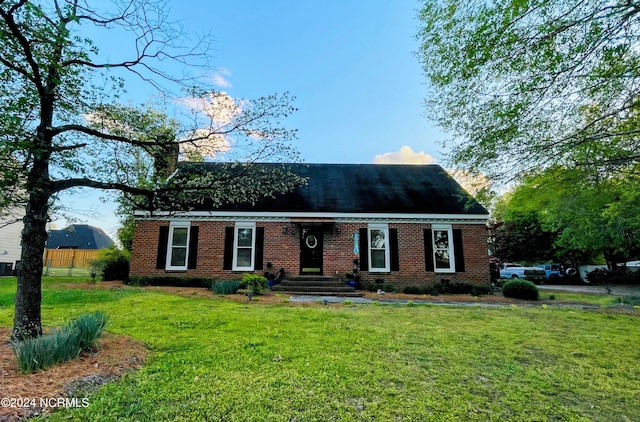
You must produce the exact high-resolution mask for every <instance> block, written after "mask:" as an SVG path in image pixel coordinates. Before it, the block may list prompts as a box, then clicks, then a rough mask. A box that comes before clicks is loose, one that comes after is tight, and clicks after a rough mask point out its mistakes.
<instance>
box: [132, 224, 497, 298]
mask: <svg viewBox="0 0 640 422" xmlns="http://www.w3.org/2000/svg"><path fill="white" fill-rule="evenodd" d="M284 224H285V223H284V222H257V223H256V227H264V239H265V241H264V259H263V262H264V269H263V270H256V271H255V273H256V274H262V273H263V272H264V271H265V270H266V264H267V263H268V262H270V263H272V265H273V268H274V270H275V271H277V270H279V269H280V268H284V269H285V271H286V272H287V274H290V275H298V274H299V272H300V262H299V259H300V240H299V235H300V234H299V233H300V232H299V227H298V226H297V225H296V224H291V223H286V225H287V232H286V233H283V229H282V228H283V225H284ZM161 225H164V226H168V225H169V222H168V221H150V220H142V221H139V222H138V224H137V226H136V232H135V236H134V240H133V251H132V257H131V273H130V275H131V276H153V275H163V276H164V275H176V276H191V277H196V276H198V277H214V276H215V277H220V278H226V279H231V278H240V277H241V276H242V274H243V272H234V271H228V270H223V269H222V263H223V258H224V236H225V227H232V226H233V225H234V222H233V221H198V220H194V221H192V222H191V225H192V226H198V227H199V238H198V263H197V268H196V269H194V270H187V271H183V272H175V271H174V272H170V271H166V270H164V269H159V270H158V269H156V260H157V253H158V245H157V243H158V235H159V227H160V226H161ZM364 227H367V224H366V223H337V224H336V225H331V226H326V227H325V229H324V242H323V248H324V255H323V273H324V275H326V276H335V275H336V274H338V275H339V276H340V277H344V275H345V274H346V273H351V272H353V260H354V259H355V258H358V257H357V256H354V254H353V249H354V241H353V234H354V233H356V232H358V230H359V229H360V228H364ZM338 228H339V230H338ZM389 228H390V229H393V228H395V229H397V230H398V255H399V267H400V271H392V272H386V273H375V272H374V273H370V272H368V271H360V272H359V273H358V274H359V275H360V278H361V282H372V283H373V282H376V281H378V282H379V281H380V280H382V281H383V282H385V283H391V284H394V285H396V286H397V287H399V288H402V287H404V286H425V285H428V284H433V283H437V282H439V281H441V280H442V279H445V280H449V281H450V282H468V283H473V284H488V283H489V281H490V276H489V264H488V256H487V232H486V227H485V226H484V225H482V224H460V225H455V224H454V225H453V228H454V229H461V230H462V238H463V245H464V247H463V251H464V264H465V271H464V272H460V273H433V272H427V271H426V270H425V262H424V260H425V253H424V240H423V229H428V228H431V225H430V224H418V223H389ZM456 259H459V258H458V257H457V258H456Z"/></svg>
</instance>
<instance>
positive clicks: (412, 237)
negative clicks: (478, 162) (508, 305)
mask: <svg viewBox="0 0 640 422" xmlns="http://www.w3.org/2000/svg"><path fill="white" fill-rule="evenodd" d="M191 165H192V164H191ZM200 165H201V166H202V167H204V168H205V169H206V170H207V171H213V169H214V168H215V166H216V164H215V163H201V164H200ZM260 165H263V166H274V165H277V164H260ZM287 166H288V167H290V168H291V169H292V170H293V172H294V173H296V174H298V175H300V176H303V177H306V178H307V180H308V183H307V185H305V186H301V187H298V188H297V189H296V190H295V191H293V192H290V193H287V194H281V195H277V196H276V197H275V198H265V199H262V200H260V201H259V202H258V203H255V204H226V205H222V206H218V207H215V208H212V207H207V206H206V205H203V206H199V207H195V208H194V209H192V210H190V211H182V212H180V211H171V210H164V211H160V212H158V211H157V212H154V213H153V214H152V215H149V214H145V213H137V214H136V220H137V224H136V230H135V235H134V239H133V250H132V258H131V273H130V275H131V276H154V275H155V276H166V275H172V276H176V277H181V276H186V277H190V276H191V277H196V276H197V277H219V278H222V279H235V278H240V277H242V275H243V274H244V273H255V274H263V273H264V272H265V271H267V270H268V269H269V270H270V269H280V268H282V269H284V270H285V272H286V274H287V275H288V276H289V275H291V276H292V275H296V276H297V275H324V276H336V275H338V276H339V277H341V278H342V277H344V275H345V274H347V273H354V272H356V273H357V274H358V276H359V277H360V281H361V282H362V283H367V282H370V283H375V282H378V283H380V282H384V283H390V284H394V285H395V286H397V287H398V288H402V287H403V286H424V285H428V284H433V283H437V282H440V281H442V280H448V281H450V282H468V283H473V284H476V285H486V284H488V283H489V282H490V281H489V265H488V255H487V229H486V223H487V218H488V213H487V211H486V210H485V209H484V208H483V207H482V206H481V205H480V204H478V202H477V201H475V200H474V199H473V198H472V197H471V196H470V195H469V194H468V193H467V192H466V191H464V190H463V189H462V188H461V187H460V185H459V184H458V183H457V182H456V181H455V180H454V179H453V178H452V177H451V176H450V175H449V174H447V172H446V171H445V170H444V169H443V168H442V167H440V166H438V165H377V164H371V165H361V164H287ZM184 168H185V167H180V166H179V167H178V173H180V171H184ZM181 169H182V170H181Z"/></svg>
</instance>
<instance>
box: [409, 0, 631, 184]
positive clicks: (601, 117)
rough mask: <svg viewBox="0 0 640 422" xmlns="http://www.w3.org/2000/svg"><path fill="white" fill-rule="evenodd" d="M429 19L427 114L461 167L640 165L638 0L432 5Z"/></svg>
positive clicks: (517, 170) (490, 171) (494, 173)
mask: <svg viewBox="0 0 640 422" xmlns="http://www.w3.org/2000/svg"><path fill="white" fill-rule="evenodd" d="M419 19H420V21H421V23H422V29H421V31H420V32H419V34H418V39H419V41H420V42H421V47H420V50H419V52H418V53H417V56H418V58H419V59H420V61H421V63H422V66H423V69H424V73H425V75H426V77H427V79H428V82H429V87H430V90H429V94H428V97H427V99H426V109H427V113H428V115H429V116H430V117H431V118H432V119H433V120H435V121H436V122H438V123H439V124H440V125H441V126H442V127H443V128H444V129H445V130H447V131H448V132H449V133H451V134H452V135H453V136H454V137H455V139H456V143H450V144H448V145H447V146H450V147H451V150H450V157H449V158H450V159H451V160H452V161H453V162H454V163H455V164H457V165H458V166H459V167H462V168H465V169H466V170H469V171H472V172H481V173H484V174H486V175H488V176H489V177H491V178H492V180H496V179H509V178H512V177H513V176H514V175H518V174H521V173H522V172H523V171H524V172H528V171H530V170H538V169H540V168H547V167H550V166H553V165H557V164H562V165H565V166H576V165H589V166H592V167H594V168H596V169H598V171H605V172H609V171H626V170H628V169H629V168H633V167H634V166H637V165H638V163H639V162H640V153H639V152H638V151H640V125H639V124H638V112H639V109H640V50H639V49H638V48H637V42H638V39H640V4H638V3H637V2H634V1H599V0H563V1H557V0H543V1H527V0H496V1H465V2H460V1H457V0H423V6H422V9H421V10H420V12H419ZM576 149H580V150H581V151H580V152H579V153H578V154H576ZM585 152H588V154H584V153H585Z"/></svg>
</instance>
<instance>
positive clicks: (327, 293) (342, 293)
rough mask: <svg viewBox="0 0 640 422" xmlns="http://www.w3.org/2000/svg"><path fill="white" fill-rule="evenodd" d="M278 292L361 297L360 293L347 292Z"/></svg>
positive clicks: (297, 294)
mask: <svg viewBox="0 0 640 422" xmlns="http://www.w3.org/2000/svg"><path fill="white" fill-rule="evenodd" d="M278 293H283V294H288V295H292V296H337V297H362V294H361V293H355V292H352V293H347V292H337V293H336V292H290V291H282V292H278Z"/></svg>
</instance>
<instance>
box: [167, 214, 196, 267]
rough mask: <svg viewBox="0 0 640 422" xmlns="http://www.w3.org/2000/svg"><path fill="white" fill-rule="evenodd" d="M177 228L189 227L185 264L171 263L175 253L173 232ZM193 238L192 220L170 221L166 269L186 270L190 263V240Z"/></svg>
mask: <svg viewBox="0 0 640 422" xmlns="http://www.w3.org/2000/svg"><path fill="white" fill-rule="evenodd" d="M177 228H186V229H187V244H186V249H187V250H186V253H185V256H184V265H171V255H172V254H173V232H174V229H177ZM190 240H191V222H190V221H172V222H171V223H169V239H168V240H167V242H168V243H167V257H166V261H165V269H167V270H171V271H186V270H187V266H188V265H189V242H190Z"/></svg>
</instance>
